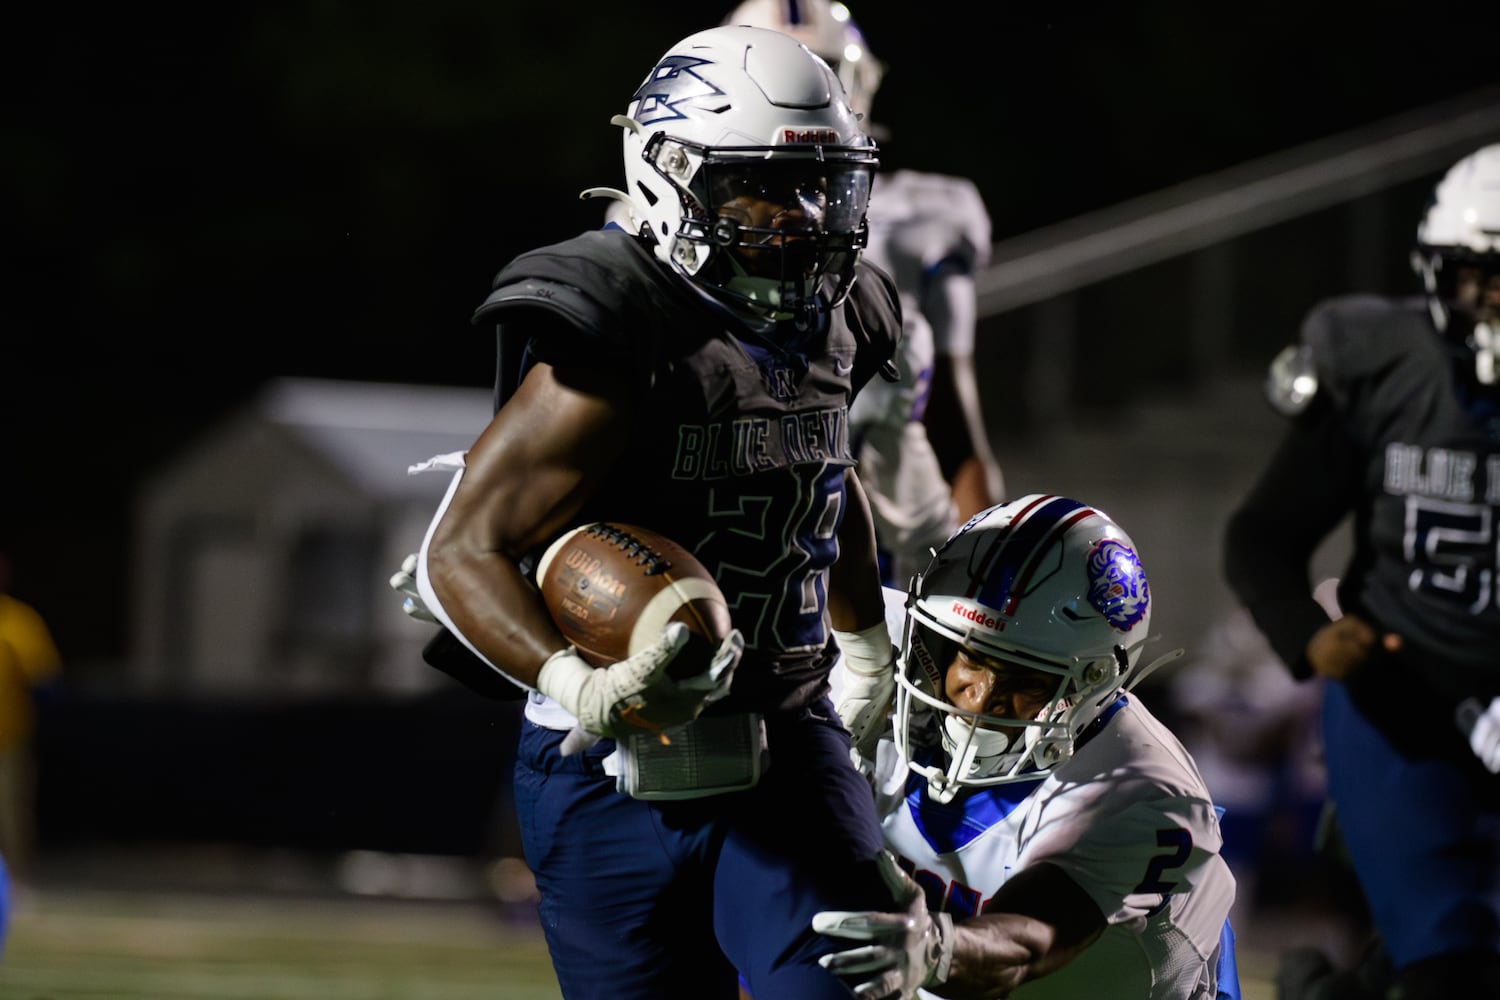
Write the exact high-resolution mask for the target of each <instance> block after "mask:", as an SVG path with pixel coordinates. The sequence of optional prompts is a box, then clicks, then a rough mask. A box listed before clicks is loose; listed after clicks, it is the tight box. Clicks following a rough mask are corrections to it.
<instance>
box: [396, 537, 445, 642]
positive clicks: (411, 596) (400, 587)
mask: <svg viewBox="0 0 1500 1000" xmlns="http://www.w3.org/2000/svg"><path fill="white" fill-rule="evenodd" d="M391 589H392V590H394V591H396V593H398V594H401V595H403V596H404V598H405V599H404V600H403V601H402V602H401V610H402V611H405V612H406V613H407V614H408V615H411V616H412V617H413V618H415V619H416V620H417V621H421V622H432V623H433V624H434V625H437V624H440V623H439V622H438V620H437V617H436V616H435V615H434V614H433V613H432V612H431V611H428V610H427V605H426V604H425V603H424V602H423V601H422V594H421V592H420V591H418V590H417V554H416V553H415V552H413V553H412V554H411V555H409V556H407V557H406V558H405V559H403V560H401V568H400V569H399V570H397V571H396V574H395V575H394V576H392V577H391Z"/></svg>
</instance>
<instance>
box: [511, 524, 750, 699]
mask: <svg viewBox="0 0 1500 1000" xmlns="http://www.w3.org/2000/svg"><path fill="white" fill-rule="evenodd" d="M536 578H537V583H538V585H539V586H540V587H541V591H542V600H543V602H544V603H545V604H546V605H547V610H548V611H549V612H550V613H551V615H552V620H553V621H554V622H556V623H557V627H558V630H559V631H561V632H562V634H563V637H564V638H566V639H567V640H568V641H569V642H571V643H572V644H573V645H574V646H575V647H577V649H578V654H579V655H580V656H582V657H583V658H584V659H585V660H587V661H588V662H589V663H592V664H593V665H594V666H596V667H603V666H608V665H609V664H611V663H615V662H618V661H619V660H623V659H625V658H626V657H628V656H630V655H631V654H632V653H635V652H638V651H639V650H641V649H643V648H644V647H646V646H648V645H650V644H651V643H652V642H654V641H655V640H656V639H657V638H658V637H659V636H660V635H661V630H662V629H663V628H665V627H666V626H667V623H668V622H673V621H679V622H682V623H683V624H685V625H687V627H688V633H689V634H688V643H687V646H685V647H684V648H683V650H682V652H680V653H678V654H677V658H676V659H675V660H673V661H672V666H671V667H670V668H669V670H668V672H669V673H670V674H672V675H673V676H674V677H689V676H692V675H693V674H696V673H700V672H702V671H703V670H705V669H706V668H707V667H708V663H709V660H710V659H711V658H712V656H713V654H714V651H715V650H717V649H718V647H719V643H720V642H722V641H723V639H724V637H725V636H726V635H728V634H729V631H730V629H731V628H732V627H733V625H732V623H731V621H730V617H729V605H728V603H727V602H726V601H725V600H724V594H723V592H721V591H720V590H719V585H718V584H717V583H716V582H714V578H713V576H712V575H711V574H710V573H709V572H708V570H707V569H705V568H704V566H703V564H702V563H700V562H699V561H698V560H697V558H696V557H695V556H694V555H693V554H692V553H691V552H689V551H688V550H687V549H685V548H683V547H682V546H681V545H678V544H677V543H676V542H674V541H672V540H671V539H669V538H666V537H663V536H662V535H661V534H659V533H657V532H654V531H651V530H649V529H646V528H641V527H638V526H635V525H629V524H611V523H606V522H598V523H595V524H586V525H583V526H582V527H578V528H573V529H572V530H570V531H567V532H565V533H564V534H563V535H562V537H560V538H558V539H557V541H555V542H553V543H552V544H551V545H550V546H548V548H547V551H546V552H544V553H543V554H542V558H541V559H540V561H538V563H537V567H536Z"/></svg>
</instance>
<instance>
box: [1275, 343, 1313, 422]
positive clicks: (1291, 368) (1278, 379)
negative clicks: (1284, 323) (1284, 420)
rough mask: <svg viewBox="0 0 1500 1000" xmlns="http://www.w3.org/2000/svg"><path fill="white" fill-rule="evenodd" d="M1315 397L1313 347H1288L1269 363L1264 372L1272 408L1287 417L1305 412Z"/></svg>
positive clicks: (1289, 345)
mask: <svg viewBox="0 0 1500 1000" xmlns="http://www.w3.org/2000/svg"><path fill="white" fill-rule="evenodd" d="M1317 394H1318V370H1317V367H1316V366H1315V365H1314V364H1313V352H1312V348H1310V347H1308V346H1307V345H1306V344H1288V345H1287V346H1286V347H1284V348H1282V350H1281V353H1280V354H1277V355H1276V357H1275V358H1273V359H1272V360H1271V368H1270V370H1269V371H1268V372H1267V373H1266V399H1267V400H1268V401H1269V402H1270V404H1271V406H1272V408H1273V409H1275V410H1276V411H1277V412H1278V413H1281V414H1283V415H1285V416H1288V417H1295V416H1298V415H1299V414H1301V413H1304V412H1306V410H1307V408H1308V406H1309V405H1310V404H1311V403H1312V401H1313V397H1314V396H1316V395H1317Z"/></svg>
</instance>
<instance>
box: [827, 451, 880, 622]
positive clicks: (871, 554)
mask: <svg viewBox="0 0 1500 1000" xmlns="http://www.w3.org/2000/svg"><path fill="white" fill-rule="evenodd" d="M838 537H839V557H838V561H837V562H835V563H834V564H833V567H832V569H830V570H829V574H828V618H829V621H830V622H831V623H832V625H833V627H834V628H836V629H838V630H839V631H841V632H859V631H861V630H863V629H867V628H870V627H872V626H874V625H878V624H880V623H881V622H882V621H884V620H885V598H884V596H883V595H882V594H881V590H880V565H879V563H878V562H877V560H876V552H875V523H874V521H873V520H872V519H871V517H870V503H869V501H868V500H867V499H866V498H865V490H864V487H863V486H861V485H860V482H859V477H858V476H857V475H855V473H854V470H853V469H850V470H848V471H847V472H845V473H844V519H843V522H842V523H841V524H840V525H839V536H838Z"/></svg>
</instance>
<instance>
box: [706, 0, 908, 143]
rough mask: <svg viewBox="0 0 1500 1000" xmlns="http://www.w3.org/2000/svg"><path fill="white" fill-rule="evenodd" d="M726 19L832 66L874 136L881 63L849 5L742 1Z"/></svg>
mask: <svg viewBox="0 0 1500 1000" xmlns="http://www.w3.org/2000/svg"><path fill="white" fill-rule="evenodd" d="M724 23H725V24H748V25H751V26H752V27H756V28H770V29H771V30H772V31H779V32H781V33H782V34H785V35H791V36H792V37H793V38H795V39H797V41H799V42H801V43H802V44H803V45H806V46H807V47H808V48H809V49H811V50H812V51H813V53H814V54H815V55H817V56H819V57H820V58H821V59H822V60H823V61H824V62H826V63H828V65H829V66H830V67H831V68H832V69H833V72H834V73H835V74H836V75H837V76H838V78H839V82H840V83H842V84H843V85H844V90H845V91H846V92H847V93H848V95H849V106H850V107H852V108H853V109H854V113H855V114H857V115H859V116H860V117H861V118H862V119H863V121H864V127H865V131H866V132H869V133H870V134H872V135H873V134H875V130H874V129H872V128H871V125H870V105H871V104H872V103H873V102H874V100H875V91H877V90H879V89H880V78H881V77H882V76H884V75H885V67H884V66H882V65H881V64H880V62H879V60H877V59H876V58H875V57H874V56H873V55H871V54H870V49H869V46H867V45H866V44H865V36H864V33H863V32H861V31H860V30H859V25H858V24H855V23H854V18H853V16H851V15H850V13H849V8H848V7H845V6H844V5H843V4H841V3H839V2H838V0H745V2H744V3H742V4H740V5H739V6H738V7H736V8H735V9H734V10H732V11H730V12H729V16H728V17H726V18H724Z"/></svg>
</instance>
